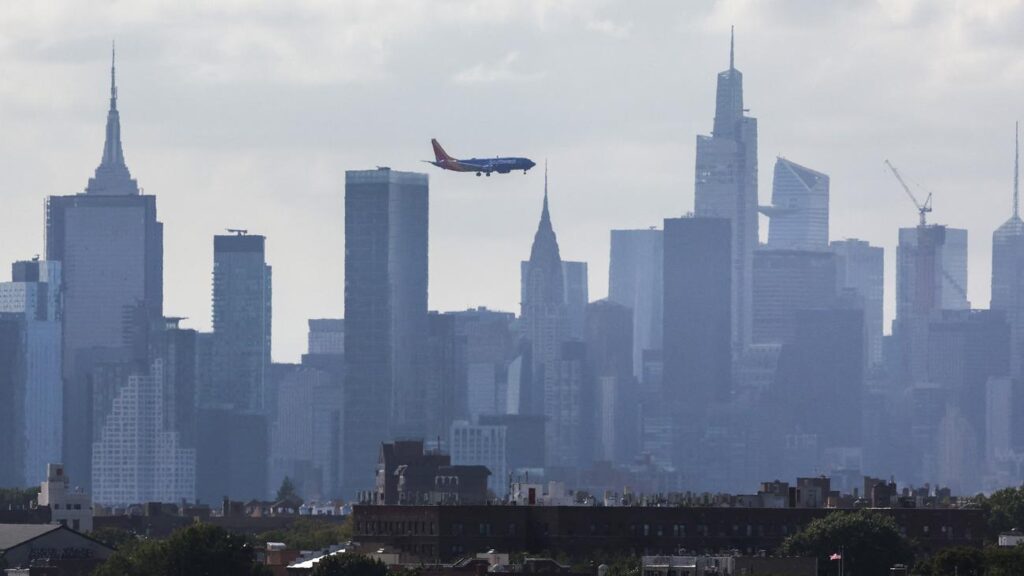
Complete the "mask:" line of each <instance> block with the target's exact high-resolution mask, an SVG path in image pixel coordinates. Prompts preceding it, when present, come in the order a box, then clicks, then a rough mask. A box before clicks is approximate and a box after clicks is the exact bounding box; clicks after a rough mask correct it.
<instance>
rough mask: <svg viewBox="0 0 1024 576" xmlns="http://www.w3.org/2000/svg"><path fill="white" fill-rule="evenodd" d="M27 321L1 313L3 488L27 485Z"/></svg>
mask: <svg viewBox="0 0 1024 576" xmlns="http://www.w3.org/2000/svg"><path fill="white" fill-rule="evenodd" d="M24 322H25V321H24V318H23V317H22V316H21V315H20V314H8V313H0V458H3V461H4V462H6V463H8V464H5V465H4V466H3V467H2V468H0V487H4V488H10V487H21V486H23V485H24V483H25V473H26V470H25V469H24V462H25V415H24V408H23V406H24V405H25V376H24V374H25V363H24V360H25V352H24V351H25V344H24V328H23V324H24Z"/></svg>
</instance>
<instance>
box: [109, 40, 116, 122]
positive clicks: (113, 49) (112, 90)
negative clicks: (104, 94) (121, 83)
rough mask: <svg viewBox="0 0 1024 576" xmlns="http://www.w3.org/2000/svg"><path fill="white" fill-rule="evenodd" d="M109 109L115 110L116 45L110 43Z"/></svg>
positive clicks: (112, 41)
mask: <svg viewBox="0 0 1024 576" xmlns="http://www.w3.org/2000/svg"><path fill="white" fill-rule="evenodd" d="M110 109H111V110H117V44H116V41H114V40H111V41H110Z"/></svg>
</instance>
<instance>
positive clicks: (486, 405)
mask: <svg viewBox="0 0 1024 576" xmlns="http://www.w3.org/2000/svg"><path fill="white" fill-rule="evenodd" d="M445 316H451V317H453V318H455V335H456V348H457V352H456V372H457V378H458V387H457V389H456V392H455V402H456V411H455V413H456V414H457V415H458V416H459V417H460V418H464V419H467V420H469V421H475V420H476V419H477V417H479V416H481V415H484V414H492V415H493V414H505V413H506V412H507V411H508V404H507V398H508V384H509V365H510V364H511V363H512V361H513V360H514V359H515V357H516V355H517V354H518V348H517V346H516V340H517V338H518V336H517V333H516V327H515V325H514V323H515V314H513V313H511V312H498V311H495V310H488V309H487V308H476V309H471V310H464V311H460V312H448V313H446V314H445ZM515 408H517V409H518V406H516V407H515Z"/></svg>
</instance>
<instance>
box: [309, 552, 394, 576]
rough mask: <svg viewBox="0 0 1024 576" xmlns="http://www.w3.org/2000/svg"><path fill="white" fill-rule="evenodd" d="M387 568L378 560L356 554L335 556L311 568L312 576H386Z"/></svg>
mask: <svg viewBox="0 0 1024 576" xmlns="http://www.w3.org/2000/svg"><path fill="white" fill-rule="evenodd" d="M387 573H388V567H387V566H385V565H384V563H383V562H381V561H380V560H373V559H372V558H367V557H366V556H360V555H358V554H335V555H333V556H328V557H326V558H323V559H321V560H320V561H319V562H317V563H316V565H314V566H313V572H312V576H387Z"/></svg>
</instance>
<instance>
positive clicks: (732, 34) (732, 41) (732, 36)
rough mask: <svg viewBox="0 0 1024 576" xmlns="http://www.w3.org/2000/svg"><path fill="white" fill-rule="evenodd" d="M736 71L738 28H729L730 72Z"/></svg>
mask: <svg viewBox="0 0 1024 576" xmlns="http://www.w3.org/2000/svg"><path fill="white" fill-rule="evenodd" d="M735 69H736V27H735V26H730V27H729V70H735Z"/></svg>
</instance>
